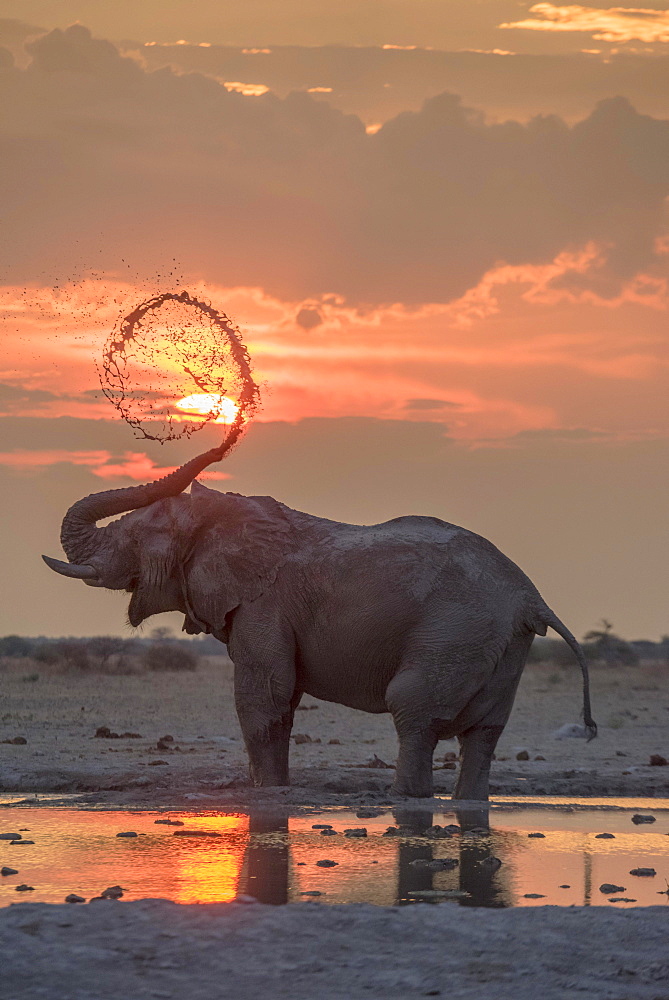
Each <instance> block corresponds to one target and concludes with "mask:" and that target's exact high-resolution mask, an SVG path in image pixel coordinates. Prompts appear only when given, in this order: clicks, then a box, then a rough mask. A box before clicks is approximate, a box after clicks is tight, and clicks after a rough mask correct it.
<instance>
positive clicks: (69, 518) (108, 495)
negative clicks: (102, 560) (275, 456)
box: [60, 423, 241, 564]
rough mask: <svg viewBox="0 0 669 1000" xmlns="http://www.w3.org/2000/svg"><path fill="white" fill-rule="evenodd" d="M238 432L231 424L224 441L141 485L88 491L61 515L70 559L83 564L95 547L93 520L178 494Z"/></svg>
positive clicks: (62, 534) (217, 459) (62, 536)
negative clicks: (156, 478) (160, 476)
mask: <svg viewBox="0 0 669 1000" xmlns="http://www.w3.org/2000/svg"><path fill="white" fill-rule="evenodd" d="M240 432H241V423H239V424H233V425H232V427H231V429H230V433H229V434H228V437H227V439H226V441H225V442H224V443H223V444H222V445H221V446H220V447H218V448H212V449H211V450H210V451H205V452H203V453H202V454H201V455H198V456H197V458H192V459H191V460H190V462H186V464H185V465H182V466H181V467H180V468H179V469H175V471H174V472H172V473H170V475H169V476H165V477H164V478H163V479H158V480H156V482H154V483H146V484H144V485H143V486H127V487H126V488H125V489H120V490H106V491H105V492H103V493H92V494H91V495H90V496H88V497H84V498H83V500H78V501H77V502H76V503H75V504H73V505H72V506H71V507H70V509H69V510H68V512H67V514H66V515H65V517H64V518H63V524H62V526H61V529H60V540H61V543H62V546H63V549H64V550H65V554H66V555H67V558H68V559H69V561H70V562H73V563H79V564H86V563H87V562H88V560H89V559H90V557H91V556H92V555H93V554H94V553H95V550H96V548H97V546H98V537H97V531H98V528H96V523H97V522H98V521H101V520H102V518H104V517H113V516H114V514H123V513H125V512H126V511H130V510H137V509H138V508H139V507H147V506H148V505H149V504H150V503H154V502H155V501H156V500H162V499H163V498H164V497H173V496H176V495H177V494H178V493H182V492H183V491H184V490H185V489H186V487H187V486H189V485H190V483H192V481H193V480H194V479H195V477H196V476H198V475H199V474H200V472H202V470H203V469H206V467H207V466H208V465H211V464H212V462H220V460H221V459H222V458H223V456H224V455H225V454H226V452H228V451H229V450H230V448H232V446H233V445H234V444H235V442H236V441H237V438H238V437H239V434H240Z"/></svg>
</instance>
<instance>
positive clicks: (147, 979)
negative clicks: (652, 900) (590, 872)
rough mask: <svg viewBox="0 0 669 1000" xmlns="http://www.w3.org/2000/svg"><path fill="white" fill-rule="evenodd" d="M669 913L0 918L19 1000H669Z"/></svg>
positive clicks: (99, 906) (74, 910)
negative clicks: (429, 999) (440, 999)
mask: <svg viewBox="0 0 669 1000" xmlns="http://www.w3.org/2000/svg"><path fill="white" fill-rule="evenodd" d="M668 931H669V911H668V910H667V909H666V908H664V909H661V908H659V907H651V908H649V909H644V910H627V911H625V912H615V911H614V912H609V911H607V910H604V911H601V910H600V909H597V910H588V909H585V908H573V909H563V908H557V907H545V908H543V909H542V910H541V911H540V914H539V911H537V910H523V909H518V910H506V911H495V910H467V909H462V908H459V907H452V906H443V905H442V906H439V907H436V906H413V907H404V908H395V909H392V908H390V907H373V906H365V905H356V906H350V907H335V906H331V907H320V906H319V905H318V904H315V905H314V904H309V903H304V904H296V905H294V906H284V907H271V906H261V905H260V904H257V903H256V904H242V903H232V904H209V905H206V906H179V905H178V904H175V903H169V902H166V901H165V900H160V901H159V900H143V901H141V902H135V903H125V902H113V901H101V902H97V903H95V904H92V905H86V906H76V905H74V906H67V905H60V906H48V905H46V904H39V903H33V904H31V903H23V904H19V905H17V906H12V907H9V908H8V909H5V910H2V911H0V955H2V960H3V968H2V981H3V985H4V989H3V997H6V998H7V1000H37V998H40V997H43V998H48V1000H116V998H118V1000H127V998H128V997H136V998H144V997H151V998H154V997H155V998H166V1000H167V998H171V997H175V998H177V997H189V998H191V1000H199V998H202V1000H211V998H212V997H222V996H225V997H230V998H234V1000H247V998H249V1000H256V998H259V997H272V998H275V997H286V998H288V997H289V998H292V1000H302V998H304V1000H306V998H309V1000H312V998H314V997H322V998H328V1000H352V998H363V997H366V998H371V1000H373V998H379V1000H381V998H383V1000H385V998H389V1000H390V998H398V1000H399V998H401V1000H410V998H412V997H425V996H440V995H441V996H445V997H446V996H447V997H451V998H453V997H457V998H471V1000H488V998H490V1000H493V998H494V1000H535V998H536V997H537V996H538V995H541V996H542V997H543V998H544V1000H565V998H567V997H576V996H581V995H587V996H588V997H590V998H591V1000H667V998H669V961H668V959H667V950H666V941H667V932H668Z"/></svg>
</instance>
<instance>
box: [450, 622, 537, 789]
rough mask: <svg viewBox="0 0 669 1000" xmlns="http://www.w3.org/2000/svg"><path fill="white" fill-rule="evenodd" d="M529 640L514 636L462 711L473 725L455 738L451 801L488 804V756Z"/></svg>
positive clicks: (500, 728) (508, 706) (508, 708)
mask: <svg viewBox="0 0 669 1000" xmlns="http://www.w3.org/2000/svg"><path fill="white" fill-rule="evenodd" d="M533 638H534V634H533V633H530V634H529V635H528V634H523V635H519V636H514V638H513V639H512V640H511V642H510V643H509V645H508V647H507V649H506V652H505V653H504V655H503V656H502V658H501V660H500V662H499V664H498V666H497V668H496V670H495V672H494V674H493V675H492V677H491V679H490V681H489V682H488V684H487V685H486V687H485V688H484V689H483V691H481V692H480V694H479V695H478V696H477V698H476V699H475V700H474V701H473V702H472V703H471V704H470V705H468V706H467V708H466V709H465V713H464V714H465V717H468V718H469V719H475V720H476V721H474V722H472V723H471V724H469V725H468V726H467V727H466V728H464V729H463V731H461V733H460V734H459V736H458V739H459V741H460V758H461V763H460V776H459V778H458V782H457V785H456V787H455V792H454V793H453V798H454V799H471V800H473V801H477V802H487V800H488V795H489V780H490V765H491V763H492V755H493V753H494V752H495V747H496V746H497V741H498V740H499V738H500V736H501V735H502V732H503V730H504V726H505V725H506V723H507V721H508V718H509V716H510V714H511V709H512V708H513V699H514V698H515V695H516V690H517V688H518V682H519V680H520V676H521V674H522V672H523V667H524V666H525V660H526V659H527V654H528V652H529V649H530V646H531V645H532V640H533Z"/></svg>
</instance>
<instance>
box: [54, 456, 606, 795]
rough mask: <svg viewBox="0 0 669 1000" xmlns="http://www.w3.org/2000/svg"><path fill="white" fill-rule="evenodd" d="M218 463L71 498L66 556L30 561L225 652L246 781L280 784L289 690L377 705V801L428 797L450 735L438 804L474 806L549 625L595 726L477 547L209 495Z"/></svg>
mask: <svg viewBox="0 0 669 1000" xmlns="http://www.w3.org/2000/svg"><path fill="white" fill-rule="evenodd" d="M221 457H222V453H221V450H220V449H212V450H211V451H208V452H204V453H203V454H202V455H199V456H198V457H197V458H194V459H192V460H191V461H189V462H187V463H186V464H185V465H183V466H181V467H180V468H179V469H177V470H176V471H174V472H173V473H171V474H170V475H167V476H166V477H164V478H163V479H160V480H157V481H155V482H153V483H148V484H146V485H141V486H140V485H138V486H129V487H126V488H124V489H116V490H108V491H105V492H102V493H96V494H92V495H91V496H88V497H85V498H84V499H82V500H79V501H78V502H77V503H75V504H74V505H73V506H72V507H71V508H70V509H69V510H68V511H67V513H66V515H65V517H64V519H63V523H62V529H61V542H62V546H63V549H64V551H65V553H66V555H67V558H68V560H69V561H68V562H64V561H61V560H57V559H52V558H49V557H48V556H43V559H44V561H45V562H46V563H47V565H48V566H49V567H50V568H51V569H53V570H55V571H56V572H58V573H61V574H62V575H63V576H67V577H73V578H76V579H80V580H83V581H84V583H86V584H87V585H88V586H92V587H104V588H107V589H110V590H125V591H126V592H128V593H130V594H131V595H132V596H131V598H130V604H129V609H128V620H129V622H130V624H131V625H132V626H139V625H140V624H141V623H142V622H143V621H144V620H145V619H147V618H149V617H150V616H151V615H154V614H157V613H158V612H163V611H179V612H182V613H183V614H184V616H185V619H184V625H183V628H184V630H185V631H186V632H188V633H190V634H198V633H203V632H204V633H210V634H212V635H213V636H215V637H216V638H217V639H220V640H221V642H223V643H225V644H226V645H227V647H228V651H229V655H230V657H231V659H232V662H233V664H234V684H235V705H236V709H237V713H238V716H239V722H240V725H241V729H242V733H243V737H244V742H245V745H246V749H247V753H248V758H249V763H250V774H251V780H252V782H253V784H254V785H256V786H268V785H287V784H288V750H289V740H290V735H291V728H292V724H293V715H294V712H295V709H296V708H297V706H298V704H299V702H300V699H301V697H302V695H303V694H305V693H306V694H309V695H312V696H313V697H315V698H319V699H323V700H325V701H332V702H336V703H338V704H342V705H347V706H350V707H351V708H355V709H360V710H362V711H365V712H372V713H382V712H384V713H385V712H389V713H390V714H391V716H392V719H393V722H394V725H395V729H396V731H397V736H398V741H399V753H398V759H397V764H396V770H395V780H394V784H393V788H392V791H393V793H394V794H396V795H398V796H413V797H419V798H420V797H429V796H431V795H432V793H433V784H432V758H433V753H434V750H435V747H436V745H437V742H438V741H439V740H444V739H452V738H454V737H457V738H458V740H459V742H460V757H461V765H460V773H459V777H458V781H457V785H456V788H455V793H454V797H455V798H456V799H459V800H473V801H480V802H485V801H487V800H488V794H489V772H490V765H491V759H492V756H493V752H494V750H495V746H496V744H497V741H498V739H499V737H500V734H501V733H502V730H503V728H504V726H505V724H506V722H507V720H508V717H509V714H510V712H511V708H512V704H513V700H514V697H515V693H516V689H517V686H518V682H519V680H520V676H521V673H522V670H523V667H524V665H525V661H526V659H527V655H528V651H529V648H530V646H531V644H532V640H533V638H534V636H535V635H545V634H546V629H547V627H549V626H550V627H551V628H552V629H554V630H555V631H556V632H558V633H559V635H561V636H562V637H563V638H564V639H565V640H566V642H567V643H568V644H569V646H570V647H571V648H572V650H573V652H574V654H575V656H576V659H577V660H578V663H579V664H580V667H581V671H582V676H583V719H584V723H585V726H586V728H587V733H588V737H589V738H590V739H591V738H592V737H594V736H595V735H596V732H597V727H596V724H595V722H594V721H593V719H592V715H591V709H590V694H589V679H588V668H587V664H586V661H585V658H584V655H583V652H582V650H581V647H580V646H579V644H578V642H577V641H576V639H575V638H574V636H573V635H572V634H571V632H569V630H568V629H567V628H566V626H565V625H564V624H563V623H562V622H561V621H560V619H559V618H558V617H557V616H556V615H555V614H554V613H553V611H551V610H550V608H549V607H548V605H547V604H546V603H545V601H544V600H543V599H542V597H541V596H540V594H539V592H538V590H537V589H536V587H535V586H534V585H533V584H532V583H531V581H530V580H529V578H528V577H527V576H526V575H525V574H524V573H523V572H522V571H521V570H520V569H519V568H518V567H517V566H516V565H515V564H514V563H513V562H511V560H510V559H508V558H507V557H506V556H504V555H503V554H502V553H501V552H500V551H499V550H498V549H497V548H495V546H494V545H492V543H490V542H488V541H487V540H486V539H484V538H482V537H481V536H479V535H476V534H474V533H473V532H471V531H469V530H467V529H465V528H460V527H457V526H456V525H454V524H449V523H448V522H445V521H442V520H440V519H439V518H437V517H431V516H413V515H410V516H406V517H396V518H393V519H392V520H389V521H386V522H384V523H382V524H373V525H358V524H346V523H340V522H337V521H332V520H328V519H326V518H322V517H317V516H314V515H311V514H306V513H301V512H300V511H297V510H292V509H291V508H289V507H287V506H285V505H284V504H282V503H279V502H278V501H276V500H274V499H273V498H272V497H247V496H242V495H240V494H237V493H222V492H219V491H217V490H212V489H209V488H207V487H206V486H203V485H202V484H201V483H199V482H198V481H197V476H198V475H199V474H200V473H201V471H202V470H203V469H204V468H206V467H207V466H208V465H209V464H210V463H211V462H214V461H218V460H219V459H220V458H221ZM188 486H190V487H191V490H190V493H186V492H185V490H186V489H187V487H188ZM122 513H123V514H125V516H124V517H121V518H119V519H118V520H116V521H112V522H111V523H108V524H107V525H105V526H103V527H98V526H97V522H98V521H100V520H102V519H104V518H108V517H111V516H113V515H117V514H122Z"/></svg>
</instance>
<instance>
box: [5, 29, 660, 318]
mask: <svg viewBox="0 0 669 1000" xmlns="http://www.w3.org/2000/svg"><path fill="white" fill-rule="evenodd" d="M30 51H31V53H32V57H33V62H32V64H31V66H30V67H29V68H28V69H26V70H20V69H10V70H7V71H5V72H4V73H2V74H0V100H1V101H2V105H3V109H4V120H3V125H2V131H1V132H0V146H1V147H2V152H3V156H2V167H1V168H0V190H1V191H2V200H3V202H4V203H5V212H6V214H8V217H9V218H10V219H11V222H12V229H11V231H10V232H8V233H6V238H5V241H4V244H5V246H6V247H8V248H11V254H10V253H7V259H6V260H5V261H3V262H2V263H3V267H2V273H3V275H4V280H5V281H13V282H20V281H26V280H31V281H32V280H34V277H35V274H36V273H47V272H49V269H51V272H53V269H54V268H56V267H57V268H58V269H59V272H60V274H61V275H62V276H63V277H67V276H68V269H70V270H76V269H77V268H81V266H82V264H83V263H84V262H85V263H86V265H87V266H91V262H95V264H96V265H97V266H98V267H100V268H102V269H106V270H107V271H114V270H118V269H119V268H125V267H126V266H131V267H132V268H134V269H135V270H136V271H138V272H140V273H142V272H145V271H146V270H147V269H149V268H150V269H152V270H154V269H155V267H156V266H160V265H161V264H162V263H163V262H164V261H165V260H166V259H171V258H172V257H173V256H175V255H178V257H179V259H180V260H181V261H182V262H183V265H184V269H185V270H186V271H187V272H189V273H193V274H196V275H199V276H202V277H204V278H205V279H206V280H209V281H212V282H217V283H219V284H226V285H231V286H234V285H245V286H249V285H250V286H260V287H263V288H265V289H266V290H267V291H268V292H270V293H272V294H275V295H277V296H279V297H281V298H282V299H284V300H285V299H288V300H296V299H297V300H302V301H304V300H305V299H310V298H317V297H319V296H321V295H323V293H325V292H332V291H334V292H336V293H338V294H340V295H342V296H343V297H345V299H346V300H347V301H348V302H351V303H378V302H395V301H401V302H405V303H419V302H425V301H435V302H436V301H442V302H443V301H450V300H451V299H453V298H456V297H458V296H460V295H462V294H463V293H464V292H465V291H466V290H467V289H469V288H471V287H472V286H473V285H475V284H476V283H477V282H478V281H479V279H480V278H481V276H482V275H483V274H484V273H485V272H486V271H487V270H488V269H490V268H491V267H493V266H494V265H495V264H496V263H498V262H499V261H507V262H509V263H512V264H521V263H536V262H544V261H548V260H551V259H552V258H553V257H554V256H555V255H556V254H557V253H559V252H560V251H561V250H563V249H564V248H566V247H574V246H580V245H583V244H584V243H586V242H587V241H597V242H598V243H601V244H602V245H604V246H606V247H607V248H608V253H609V265H608V272H609V274H610V275H611V277H612V280H613V281H614V282H615V281H617V280H619V279H620V278H623V277H626V276H628V275H629V274H631V273H633V272H634V271H635V270H637V269H639V268H643V267H645V266H647V265H648V263H649V261H650V260H651V259H652V256H653V246H654V241H655V238H656V237H657V236H658V234H659V233H661V232H662V231H663V226H664V223H663V217H662V205H663V201H664V199H665V197H666V196H667V195H668V194H669V122H666V121H661V120H655V119H653V118H649V117H646V116H643V115H640V114H639V113H638V112H636V111H635V110H634V109H633V108H632V107H631V105H630V104H629V103H628V102H627V101H625V100H624V99H612V100H608V101H605V102H603V103H601V104H600V105H599V106H598V107H597V108H596V109H595V110H594V111H593V112H592V113H591V114H590V115H589V116H588V117H587V118H586V119H584V120H583V121H581V122H579V123H577V124H576V125H574V126H573V127H569V126H567V125H566V124H565V122H564V121H562V120H561V119H559V118H557V117H547V118H537V119H534V120H532V121H530V122H529V123H527V124H521V123H518V122H506V123H504V124H494V123H493V124H490V123H487V122H486V121H485V119H484V118H483V117H482V116H481V115H480V114H478V113H476V112H473V111H471V110H469V109H467V108H466V107H464V106H463V105H462V103H461V101H460V100H459V99H458V98H457V97H455V96H453V95H450V94H443V95H441V96H439V97H435V98H432V99H431V100H429V101H427V102H426V103H425V105H424V107H423V108H422V109H421V111H419V112H415V113H414V112H405V113H403V114H400V115H398V116H397V117H396V118H394V119H392V120H391V121H389V122H387V123H386V124H385V125H384V127H383V128H382V129H381V130H380V131H379V132H378V133H377V134H376V135H367V134H366V133H365V129H364V127H363V125H362V123H361V121H360V120H359V119H358V118H356V117H353V116H346V115H344V114H342V113H341V112H339V111H336V110H335V109H333V108H331V107H330V106H328V105H326V104H323V103H318V102H316V101H314V100H312V99H311V98H310V97H309V96H308V95H305V94H292V95H289V96H288V97H287V98H286V99H285V100H281V99H279V98H277V97H276V96H274V95H272V94H267V95H265V96H263V97H259V98H252V97H244V96H242V95H241V94H238V93H229V92H228V91H226V89H225V88H224V87H222V86H221V85H219V84H218V83H216V82H215V81H214V80H212V79H210V78H206V77H204V76H202V75H198V74H187V75H181V76H179V75H175V74H174V73H172V72H171V71H169V70H158V71H156V72H153V73H147V72H144V71H143V70H142V69H141V68H140V67H139V66H138V65H137V64H136V63H135V62H133V61H132V60H130V59H124V58H121V57H120V56H119V54H118V52H117V51H116V49H115V48H114V47H113V46H112V45H111V44H110V43H108V42H105V41H99V40H95V39H92V38H91V37H90V35H89V33H88V32H87V31H86V29H85V28H83V27H81V26H75V27H73V28H70V29H68V30H67V31H65V32H61V31H55V32H52V33H50V34H49V35H46V36H44V37H42V38H39V39H37V40H36V41H35V42H33V43H31V45H30ZM121 260H123V261H124V263H121ZM54 262H57V263H54ZM600 280H601V274H600Z"/></svg>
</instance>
